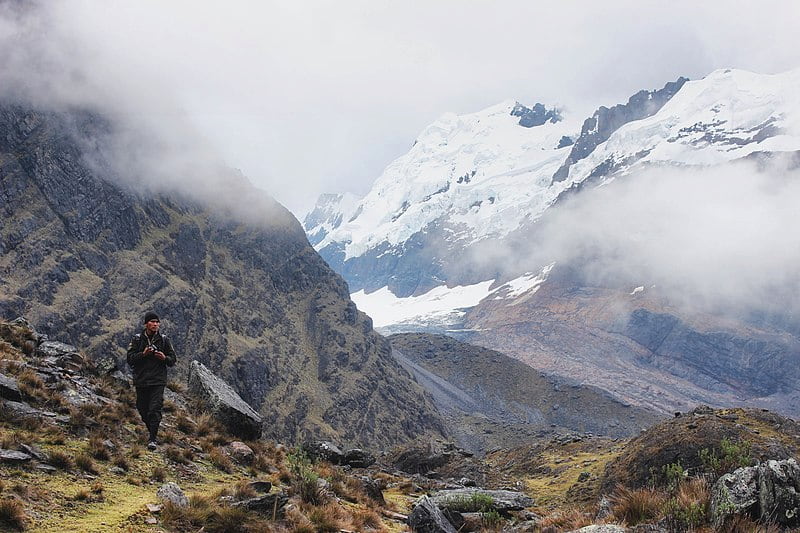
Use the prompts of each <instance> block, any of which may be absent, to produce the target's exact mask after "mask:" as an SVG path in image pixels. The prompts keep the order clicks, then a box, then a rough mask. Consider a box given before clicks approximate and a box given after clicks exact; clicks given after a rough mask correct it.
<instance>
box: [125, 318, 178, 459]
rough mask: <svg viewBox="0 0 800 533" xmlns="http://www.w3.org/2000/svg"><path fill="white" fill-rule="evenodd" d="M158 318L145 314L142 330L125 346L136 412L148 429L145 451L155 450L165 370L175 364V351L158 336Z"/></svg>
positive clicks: (165, 375) (164, 385) (165, 340)
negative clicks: (131, 371) (146, 449)
mask: <svg viewBox="0 0 800 533" xmlns="http://www.w3.org/2000/svg"><path fill="white" fill-rule="evenodd" d="M159 326H160V320H159V318H158V315H157V314H155V313H153V312H149V313H147V314H145V315H144V330H143V331H142V332H141V333H137V334H136V335H134V336H133V339H131V342H130V344H129V345H128V365H129V366H130V367H131V369H132V370H133V384H134V385H135V386H136V409H137V410H138V411H139V414H140V415H141V416H142V420H144V423H145V425H146V426H147V431H148V439H147V448H148V449H150V450H155V449H156V448H157V447H158V426H159V424H161V408H162V406H163V404H164V387H166V385H167V367H168V366H173V365H174V364H175V361H176V358H175V350H174V349H173V348H172V343H171V342H170V341H169V339H168V338H167V336H166V335H162V334H161V333H159V331H158V328H159Z"/></svg>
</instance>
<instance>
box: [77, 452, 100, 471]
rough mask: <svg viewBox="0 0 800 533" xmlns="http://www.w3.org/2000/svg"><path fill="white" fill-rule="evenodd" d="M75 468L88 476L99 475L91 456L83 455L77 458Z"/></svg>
mask: <svg viewBox="0 0 800 533" xmlns="http://www.w3.org/2000/svg"><path fill="white" fill-rule="evenodd" d="M75 466H77V467H78V468H80V469H81V470H83V471H84V472H86V473H87V474H98V473H99V472H98V471H97V467H96V466H95V464H94V461H93V460H92V458H91V456H89V455H87V454H85V453H81V454H78V455H77V456H76V457H75Z"/></svg>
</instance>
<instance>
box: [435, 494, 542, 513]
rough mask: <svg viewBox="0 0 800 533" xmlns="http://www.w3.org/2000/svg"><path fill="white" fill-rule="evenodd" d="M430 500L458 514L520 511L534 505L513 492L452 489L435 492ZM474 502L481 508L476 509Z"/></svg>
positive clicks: (528, 498) (524, 497) (528, 499)
mask: <svg viewBox="0 0 800 533" xmlns="http://www.w3.org/2000/svg"><path fill="white" fill-rule="evenodd" d="M431 500H432V501H433V502H434V503H435V504H436V505H437V506H438V507H439V508H440V509H447V510H449V511H456V512H460V513H468V512H473V511H481V512H488V511H498V512H501V513H507V512H509V511H521V510H523V509H525V508H526V507H530V506H532V505H533V504H534V501H533V498H531V497H529V496H526V495H525V494H523V493H521V492H517V491H513V490H484V489H479V488H468V489H453V490H443V491H441V492H437V493H436V494H435V495H433V496H432V497H431ZM476 502H478V503H479V504H480V506H481V507H483V508H479V509H476V505H477V504H476Z"/></svg>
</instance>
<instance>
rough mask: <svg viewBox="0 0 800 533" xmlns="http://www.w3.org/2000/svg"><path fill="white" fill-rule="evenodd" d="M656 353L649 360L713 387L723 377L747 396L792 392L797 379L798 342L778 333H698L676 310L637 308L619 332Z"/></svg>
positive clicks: (721, 380)
mask: <svg viewBox="0 0 800 533" xmlns="http://www.w3.org/2000/svg"><path fill="white" fill-rule="evenodd" d="M619 332H620V333H622V334H623V335H625V336H627V337H629V338H631V339H633V340H634V341H636V342H638V343H639V344H641V345H642V346H644V347H645V348H647V350H649V351H650V352H651V353H652V354H653V355H652V356H649V357H648V358H647V361H648V363H649V364H651V365H653V366H656V367H660V368H665V369H668V370H670V371H671V372H672V373H673V374H675V375H678V376H681V377H684V378H686V379H688V380H690V381H693V382H695V383H697V384H698V385H701V386H703V387H704V388H710V387H709V385H710V383H712V379H713V382H723V383H725V384H727V385H728V386H730V387H732V388H734V389H735V390H737V391H739V393H740V394H741V393H745V394H747V395H748V396H768V395H770V394H775V393H779V392H785V391H789V390H791V389H792V388H794V386H796V384H797V383H798V379H799V378H800V369H798V367H797V365H796V364H794V361H795V359H796V354H797V353H798V350H800V344H798V343H794V344H791V343H790V344H785V343H781V342H778V341H777V340H776V339H774V338H764V339H759V338H757V337H755V338H754V337H739V336H737V335H735V334H734V333H732V332H724V331H714V332H700V331H696V330H694V329H692V328H691V327H689V326H688V325H687V324H685V323H683V322H682V321H681V320H680V319H679V318H678V317H676V316H675V315H670V314H665V313H654V312H651V311H649V310H647V309H636V310H634V311H633V312H632V313H631V314H630V318H629V320H628V323H627V324H626V325H625V327H624V328H622V329H621V330H620V331H619Z"/></svg>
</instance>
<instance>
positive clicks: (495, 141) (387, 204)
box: [316, 101, 578, 258]
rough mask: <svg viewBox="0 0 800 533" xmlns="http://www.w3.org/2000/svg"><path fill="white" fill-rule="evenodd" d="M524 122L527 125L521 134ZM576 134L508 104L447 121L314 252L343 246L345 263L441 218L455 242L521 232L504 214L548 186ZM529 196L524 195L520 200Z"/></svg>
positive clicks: (547, 114)
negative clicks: (568, 140) (539, 177)
mask: <svg viewBox="0 0 800 533" xmlns="http://www.w3.org/2000/svg"><path fill="white" fill-rule="evenodd" d="M512 113H513V114H512ZM542 119H544V122H543V123H542V124H540V125H538V126H536V127H533V126H532V124H534V123H538V122H540V121H541V120H542ZM521 121H525V124H531V126H530V127H520V125H521V124H520V122H521ZM577 130H578V124H577V123H576V122H575V121H574V120H573V121H570V120H563V119H562V118H561V113H560V112H558V111H557V110H555V109H549V110H548V109H547V108H545V106H543V105H541V104H537V105H535V106H533V108H527V107H525V106H521V105H519V104H517V103H516V102H513V101H508V102H504V103H501V104H498V105H496V106H492V107H489V108H487V109H485V110H483V111H479V112H477V113H472V114H468V115H461V116H459V115H456V114H453V113H448V114H445V115H443V116H442V117H440V118H439V119H438V120H437V121H436V122H434V123H433V124H431V125H430V126H428V127H427V128H425V130H424V131H423V132H422V133H421V134H420V135H419V137H418V138H417V140H416V142H415V143H414V146H413V147H412V148H411V150H410V151H409V152H408V153H407V154H405V155H403V156H401V157H400V158H398V159H396V160H395V161H393V162H392V163H391V164H390V165H389V166H388V167H387V168H386V170H385V171H384V172H383V174H382V175H381V176H380V177H379V178H378V179H377V181H376V182H375V185H374V186H373V188H372V190H371V191H370V192H369V194H367V196H366V197H365V198H364V199H363V200H362V201H361V204H360V207H359V208H358V210H357V211H358V213H357V215H356V216H354V217H353V219H352V220H351V221H350V222H347V223H342V224H341V225H340V226H339V227H338V228H337V229H335V230H334V231H331V232H329V233H328V234H327V235H326V237H325V238H324V239H323V240H322V241H319V242H318V243H317V245H316V247H317V249H320V250H321V249H323V248H325V247H326V246H328V245H331V244H333V243H340V244H342V245H343V246H344V248H345V253H346V257H348V258H349V257H354V256H359V255H362V254H363V253H365V252H366V251H367V250H370V249H372V248H375V247H377V246H378V245H380V244H381V243H388V244H389V245H390V246H394V245H397V244H399V243H401V242H404V241H405V240H407V239H408V238H410V237H411V236H412V235H414V234H416V233H417V232H419V231H422V230H423V229H424V228H425V227H427V226H428V225H430V224H432V223H434V222H436V221H438V220H440V219H441V218H442V217H443V216H445V215H447V217H446V218H447V222H448V224H450V225H452V226H454V227H453V228H452V230H453V231H454V232H455V234H454V236H455V237H456V238H457V239H462V240H466V241H467V242H470V241H473V240H476V239H481V238H485V237H487V236H490V235H494V234H496V233H498V232H499V234H504V233H506V232H507V231H509V230H512V229H514V228H516V227H517V226H518V225H519V220H518V217H516V216H512V217H511V218H508V217H507V215H508V213H509V210H512V211H518V210H519V206H518V205H517V204H518V203H519V202H520V201H522V202H527V201H530V199H531V197H532V196H535V191H536V190H537V189H538V188H540V187H546V186H547V185H548V184H549V181H550V176H551V175H552V173H553V172H554V171H555V170H556V169H557V168H558V166H559V165H560V164H561V162H562V161H563V159H564V157H565V149H564V148H563V138H564V137H565V136H569V135H574V134H575V132H576V131H577ZM559 146H561V147H559ZM542 168H544V169H547V171H546V172H544V173H542V177H543V180H542V181H541V182H538V183H537V182H536V178H535V176H534V175H533V174H532V173H536V174H537V175H538V170H539V169H542ZM532 180H533V182H532ZM526 189H527V190H529V194H528V193H525V192H522V194H521V195H520V191H524V190H526ZM459 228H460V229H459Z"/></svg>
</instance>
